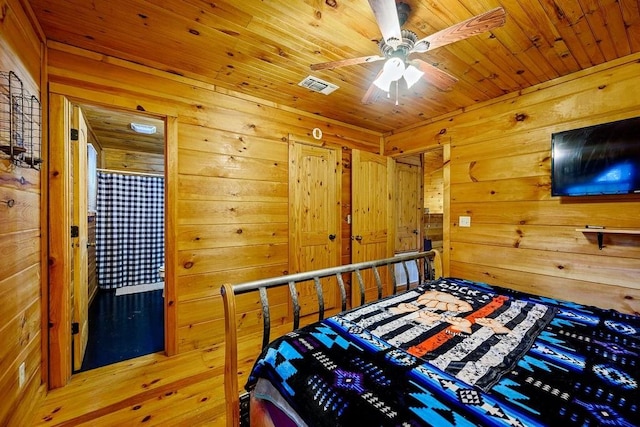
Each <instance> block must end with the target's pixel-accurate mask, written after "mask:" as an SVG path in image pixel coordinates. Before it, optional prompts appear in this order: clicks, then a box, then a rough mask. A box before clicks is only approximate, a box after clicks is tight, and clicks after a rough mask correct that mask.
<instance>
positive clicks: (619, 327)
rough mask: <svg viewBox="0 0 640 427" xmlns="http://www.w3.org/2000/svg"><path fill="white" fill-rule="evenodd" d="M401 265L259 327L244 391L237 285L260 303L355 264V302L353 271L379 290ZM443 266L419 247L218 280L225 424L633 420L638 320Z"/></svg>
mask: <svg viewBox="0 0 640 427" xmlns="http://www.w3.org/2000/svg"><path fill="white" fill-rule="evenodd" d="M407 262H409V263H411V262H415V263H416V266H418V269H419V270H420V272H421V276H420V280H419V283H418V284H416V285H415V286H411V287H409V288H408V289H405V290H403V291H402V292H397V293H394V292H392V293H391V294H390V295H388V296H385V297H382V298H377V299H376V300H375V301H371V302H365V303H364V304H361V305H359V306H357V307H354V308H352V309H350V310H346V311H343V312H341V313H338V314H335V315H333V316H330V317H327V318H324V316H323V314H322V310H320V313H319V315H318V320H317V321H316V322H314V323H312V324H310V325H306V326H304V327H302V328H299V324H298V323H296V322H299V319H298V320H296V319H294V321H293V325H292V326H293V331H292V332H290V333H287V334H285V335H283V336H281V337H278V338H276V339H275V340H273V341H271V340H270V338H269V335H268V333H267V329H269V328H268V327H267V326H265V328H264V331H265V334H266V336H265V335H263V339H262V341H263V350H262V353H261V354H260V356H259V357H258V359H257V360H256V362H255V364H254V367H253V369H252V371H251V373H250V375H249V378H248V381H247V384H246V390H247V392H248V393H249V394H244V393H243V394H242V397H241V395H240V394H239V390H238V372H237V369H238V364H237V350H238V348H237V339H238V337H237V330H236V327H237V326H236V323H235V322H236V313H235V305H234V304H235V302H234V298H235V296H236V295H239V294H242V293H247V292H258V293H260V294H261V295H262V296H263V298H262V302H263V303H265V302H267V301H265V298H264V296H265V295H266V290H267V289H268V288H270V287H277V286H288V287H289V289H290V290H291V292H292V295H294V296H293V297H292V299H293V300H294V303H295V302H296V301H295V300H296V298H295V294H296V291H295V289H296V285H297V284H298V283H302V282H304V281H308V280H309V279H311V280H314V281H316V283H317V281H318V280H319V279H321V278H322V277H328V276H332V275H337V276H344V275H345V274H353V277H354V279H353V282H354V284H356V285H358V287H359V288H360V293H361V298H360V301H361V302H362V299H363V298H364V296H363V294H364V288H365V285H364V284H363V283H362V281H363V279H362V277H367V278H374V280H375V282H376V287H377V288H378V290H379V291H378V296H379V297H381V296H382V295H381V291H380V290H382V289H384V282H385V281H386V280H390V281H392V282H394V281H395V278H396V277H398V274H397V268H400V269H401V270H404V271H405V272H406V271H408V270H407V267H406V263H407ZM387 266H388V267H387ZM394 266H395V267H394ZM380 268H383V269H387V270H391V273H388V271H387V270H385V272H383V273H380V272H379V271H378V269H380ZM394 268H395V269H396V273H394V272H393V269H394ZM363 271H370V272H371V274H364V273H363ZM434 271H435V273H434ZM441 271H442V270H441V268H440V267H439V256H438V254H437V252H435V251H429V252H424V253H420V254H415V255H409V256H405V257H399V258H398V257H394V258H390V259H385V260H377V261H372V262H370V263H360V264H352V265H349V266H341V267H339V268H337V270H336V269H324V270H318V271H316V272H308V273H303V274H302V275H300V274H298V275H290V276H283V277H280V278H275V279H268V280H266V281H256V282H251V283H246V284H241V285H235V286H231V285H225V286H223V288H222V294H223V299H224V301H225V318H226V328H227V329H226V358H227V360H226V366H225V392H226V399H227V405H228V407H227V424H228V425H230V426H237V425H239V424H240V422H241V419H242V420H243V422H244V423H246V422H248V421H247V418H248V414H250V418H251V419H250V422H251V425H276V426H288V425H309V426H339V425H344V426H352V425H363V426H365V425H366V426H373V425H389V426H419V425H436V426H440V425H451V426H474V425H488V426H491V425H496V426H498V425H505V426H536V425H567V426H569V425H576V426H578V425H579V426H595V425H603V426H637V425H639V424H640V408H639V406H640V394H639V391H638V381H639V379H640V375H639V372H640V366H639V365H640V318H639V317H637V316H633V315H628V314H623V313H619V312H616V311H613V310H603V309H599V308H596V307H588V306H584V305H580V304H575V303H571V302H567V301H558V300H554V299H549V298H544V297H539V296H535V295H529V294H525V293H521V292H517V291H514V290H510V289H506V288H501V287H497V286H492V285H489V284H486V283H481V282H474V281H469V280H464V279H460V278H442V277H440V276H441V274H440V273H441ZM381 277H382V278H381ZM406 277H408V273H407V276H406ZM432 277H437V279H432ZM338 285H339V286H341V287H343V286H344V284H343V282H342V281H341V280H338ZM316 288H320V287H319V286H317V287H316ZM392 289H393V290H395V289H397V286H396V284H395V283H394V284H393V286H392ZM342 294H343V295H344V292H342ZM319 300H321V298H319ZM344 303H345V300H344V299H343V307H344ZM266 306H267V308H263V310H264V312H263V313H264V317H265V318H266V319H268V318H269V312H268V304H266ZM294 312H295V310H294ZM266 324H268V321H267V322H266ZM266 324H265V325H266ZM240 406H242V408H243V410H242V414H241V413H240V412H241V411H240V409H239V408H240Z"/></svg>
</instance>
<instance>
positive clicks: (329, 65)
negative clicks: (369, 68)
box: [311, 55, 384, 71]
mask: <svg viewBox="0 0 640 427" xmlns="http://www.w3.org/2000/svg"><path fill="white" fill-rule="evenodd" d="M383 59H384V57H383V56H379V55H372V56H361V57H359V58H350V59H341V60H340V61H331V62H321V63H320V64H311V69H312V70H313V71H317V70H332V69H334V68H338V67H345V66H347V65H357V64H364V63H368V62H376V61H382V60H383Z"/></svg>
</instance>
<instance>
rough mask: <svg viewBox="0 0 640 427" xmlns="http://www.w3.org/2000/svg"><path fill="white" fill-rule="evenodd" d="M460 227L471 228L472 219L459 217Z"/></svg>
mask: <svg viewBox="0 0 640 427" xmlns="http://www.w3.org/2000/svg"><path fill="white" fill-rule="evenodd" d="M458 225H460V227H471V217H470V216H460V217H458Z"/></svg>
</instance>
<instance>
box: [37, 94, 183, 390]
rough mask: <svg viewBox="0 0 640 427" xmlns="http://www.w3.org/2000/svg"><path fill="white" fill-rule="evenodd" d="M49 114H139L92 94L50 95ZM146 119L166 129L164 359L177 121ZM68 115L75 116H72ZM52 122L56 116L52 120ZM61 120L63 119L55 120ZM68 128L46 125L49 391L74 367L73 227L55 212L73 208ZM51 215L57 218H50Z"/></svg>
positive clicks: (170, 324)
mask: <svg viewBox="0 0 640 427" xmlns="http://www.w3.org/2000/svg"><path fill="white" fill-rule="evenodd" d="M48 95H49V102H48V105H49V110H50V111H55V110H58V111H60V112H62V113H63V114H64V110H65V108H66V109H68V108H69V107H68V106H67V105H66V104H65V103H64V100H68V101H69V105H71V103H74V104H94V105H101V106H103V107H106V108H110V109H114V110H124V111H131V112H132V113H134V112H135V113H136V114H140V111H137V110H135V109H132V108H127V107H126V106H118V105H113V104H105V103H104V102H101V101H102V98H101V95H100V94H99V93H93V92H90V91H86V92H84V95H85V96H87V97H88V98H93V99H79V98H76V97H73V96H72V95H67V94H65V93H64V91H61V92H52V91H50V92H49V94H48ZM145 113H147V114H150V115H153V116H155V117H156V118H159V119H161V120H164V123H165V143H164V144H165V146H164V153H165V155H164V158H165V171H164V176H165V201H164V208H165V225H164V226H165V279H164V280H165V293H164V313H165V314H164V317H165V318H164V323H165V328H164V337H165V354H166V355H167V356H172V355H174V354H176V352H177V348H178V343H177V329H176V325H177V313H176V311H177V304H176V290H175V284H176V283H177V281H176V274H177V269H176V268H175V263H176V260H177V253H176V251H177V243H176V242H177V230H176V224H177V223H176V221H177V217H176V215H177V200H178V197H177V196H178V182H177V181H178V180H177V177H178V119H177V117H175V116H171V115H168V114H164V113H163V112H150V111H146V112H145ZM69 114H71V112H70V111H69ZM48 117H49V120H51V118H52V117H53V118H55V117H56V115H54V114H49V115H48ZM57 117H59V116H57ZM70 128H71V127H70V125H69V124H67V123H65V124H64V126H63V127H62V129H60V127H59V126H57V123H51V122H49V123H48V129H49V138H48V145H49V157H48V159H49V160H48V166H47V170H48V172H49V173H48V179H47V184H46V185H47V189H48V198H49V206H48V209H47V216H46V222H47V224H48V231H49V239H48V251H47V252H48V256H47V258H48V260H49V268H48V275H49V281H48V301H47V306H48V307H47V314H48V321H47V322H43V328H45V327H46V329H45V330H43V336H44V337H48V348H47V350H48V351H47V354H48V364H47V365H48V372H47V374H46V376H47V381H46V382H47V385H48V388H49V389H54V388H58V387H63V386H65V385H66V384H67V383H68V381H69V379H70V378H71V374H72V369H71V368H72V366H71V363H72V362H71V346H72V343H71V306H70V305H71V304H70V303H71V302H70V288H69V286H70V283H71V280H70V268H69V265H70V256H69V253H70V250H69V249H70V248H71V238H70V228H71V221H70V218H69V217H68V215H61V217H59V216H57V215H55V213H56V212H59V213H61V212H64V207H65V206H69V203H70V202H71V201H70V191H69V185H70V177H69V175H68V173H65V171H68V170H69V167H70V165H69V157H70V156H69V149H68V144H66V141H67V139H68V138H69V136H70V132H71V130H70ZM52 213H53V214H54V215H52Z"/></svg>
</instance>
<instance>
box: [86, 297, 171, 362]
mask: <svg viewBox="0 0 640 427" xmlns="http://www.w3.org/2000/svg"><path fill="white" fill-rule="evenodd" d="M163 349H164V301H163V298H162V290H157V291H148V292H140V293H136V294H129V295H118V296H116V294H115V290H100V291H98V294H97V295H96V297H95V298H94V300H93V302H92V303H91V306H90V307H89V342H88V344H87V350H86V352H85V357H84V360H83V362H82V368H81V369H80V371H87V370H89V369H94V368H98V367H100V366H105V365H109V364H112V363H115V362H119V361H122V360H127V359H132V358H134V357H138V356H142V355H145V354H149V353H155V352H158V351H162V350H163Z"/></svg>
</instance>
